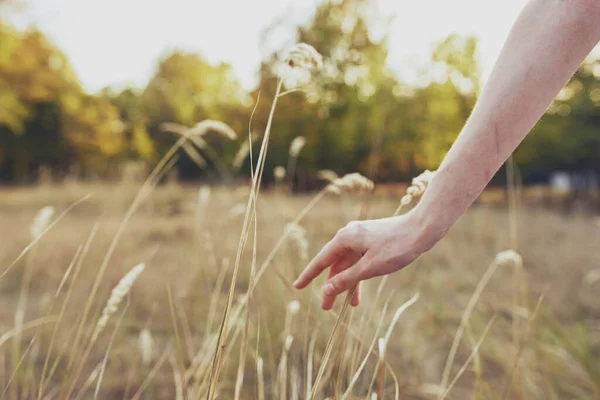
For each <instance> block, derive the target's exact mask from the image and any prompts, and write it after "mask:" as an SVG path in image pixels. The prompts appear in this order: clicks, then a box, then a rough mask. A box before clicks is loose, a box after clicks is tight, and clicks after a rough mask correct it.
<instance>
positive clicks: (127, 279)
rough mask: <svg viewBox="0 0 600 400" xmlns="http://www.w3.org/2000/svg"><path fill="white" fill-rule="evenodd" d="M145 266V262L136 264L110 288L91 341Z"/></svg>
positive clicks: (104, 325)
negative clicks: (110, 290) (110, 291)
mask: <svg viewBox="0 0 600 400" xmlns="http://www.w3.org/2000/svg"><path fill="white" fill-rule="evenodd" d="M145 268H146V265H145V264H138V265H136V266H135V267H133V268H132V269H131V271H129V272H128V273H127V275H125V276H124V277H123V278H122V279H121V280H120V281H119V283H118V284H117V286H115V288H114V289H113V290H112V293H111V294H110V297H109V299H108V301H107V302H106V305H105V306H104V309H103V310H102V316H101V317H100V319H99V320H98V323H97V324H96V328H95V329H94V334H93V335H92V342H95V341H96V339H97V338H98V336H99V335H100V334H101V333H102V331H103V330H104V328H105V327H106V324H107V323H108V320H109V319H110V317H111V316H112V315H113V314H114V313H115V312H116V311H117V309H118V308H119V305H120V304H121V301H123V298H124V297H125V296H127V294H128V293H129V291H130V290H131V287H132V286H133V284H134V282H135V280H136V279H137V277H138V276H140V274H141V273H142V272H143V271H144V269H145Z"/></svg>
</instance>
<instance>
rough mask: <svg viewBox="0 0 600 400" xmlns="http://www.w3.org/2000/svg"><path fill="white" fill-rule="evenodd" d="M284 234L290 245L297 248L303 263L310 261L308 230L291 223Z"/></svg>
mask: <svg viewBox="0 0 600 400" xmlns="http://www.w3.org/2000/svg"><path fill="white" fill-rule="evenodd" d="M284 232H285V235H286V237H287V238H288V239H289V241H290V243H292V244H293V245H294V247H295V248H296V250H297V252H298V257H299V258H300V259H301V260H302V261H306V260H308V239H307V236H306V230H305V229H304V228H302V227H301V226H300V225H298V224H295V223H290V224H287V225H286V226H285V230H284Z"/></svg>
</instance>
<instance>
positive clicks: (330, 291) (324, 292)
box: [323, 282, 335, 295]
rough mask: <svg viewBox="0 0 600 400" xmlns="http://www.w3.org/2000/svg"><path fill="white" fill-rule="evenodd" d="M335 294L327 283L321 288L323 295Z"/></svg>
mask: <svg viewBox="0 0 600 400" xmlns="http://www.w3.org/2000/svg"><path fill="white" fill-rule="evenodd" d="M334 293H335V289H334V287H333V284H332V283H331V282H327V283H326V284H325V286H323V294H326V295H332V294H334Z"/></svg>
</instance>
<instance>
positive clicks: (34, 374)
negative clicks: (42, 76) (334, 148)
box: [0, 184, 600, 399]
mask: <svg viewBox="0 0 600 400" xmlns="http://www.w3.org/2000/svg"><path fill="white" fill-rule="evenodd" d="M138 188H139V184H115V185H107V184H97V185H84V184H67V185H62V186H40V187H37V188H23V189H21V188H12V189H9V188H6V189H2V190H1V191H0V227H1V230H0V267H1V268H0V273H1V274H2V275H1V278H0V305H1V306H0V398H6V399H65V398H73V399H92V398H100V399H121V398H123V399H131V398H133V399H197V398H206V397H207V391H208V385H209V382H210V381H211V379H213V378H211V376H210V370H211V368H212V362H213V356H214V353H215V346H216V340H217V339H216V338H217V334H218V331H219V325H220V323H221V319H222V318H223V310H224V308H225V303H226V299H227V293H228V291H229V286H230V282H231V275H232V267H233V265H234V262H235V257H236V249H237V246H238V241H239V238H240V232H241V230H242V224H243V221H244V214H245V208H246V203H247V200H248V195H249V191H248V189H247V188H244V187H241V188H238V189H233V188H226V187H216V188H213V189H212V191H211V194H210V196H208V192H207V190H206V189H203V190H200V193H202V194H200V196H199V188H198V187H194V186H180V185H178V184H167V185H163V186H160V187H158V188H156V190H154V191H153V192H152V194H151V195H150V196H149V197H148V199H146V200H145V201H144V202H143V203H142V204H141V206H140V208H139V209H138V210H137V211H136V212H135V213H134V214H133V217H132V218H131V220H130V221H129V222H128V223H127V224H126V225H125V228H124V230H123V232H122V234H121V235H120V237H119V238H118V240H116V241H115V245H116V247H115V248H114V252H112V253H111V252H110V246H111V241H113V239H114V238H115V235H116V234H117V231H118V229H119V225H120V224H121V221H122V220H123V218H124V215H125V214H126V211H127V209H128V207H129V205H130V204H131V203H132V201H133V199H134V196H135V194H136V192H137V189H138ZM89 193H92V196H91V197H89V198H85V199H84V200H83V201H80V202H79V203H77V204H76V205H74V206H73V207H71V208H69V207H70V206H71V205H72V204H74V203H75V202H77V201H78V200H81V199H82V198H84V197H85V196H86V195H88V194H89ZM375 193H376V194H375V195H372V196H370V197H361V196H350V195H342V196H335V195H327V196H325V197H323V198H322V199H321V200H320V201H319V202H318V203H316V204H315V206H314V207H313V208H312V209H311V210H310V212H308V213H307V214H306V216H305V217H304V218H302V219H301V220H300V222H299V226H301V227H302V228H303V229H304V232H303V231H302V230H301V229H296V230H295V233H294V234H289V235H288V236H287V237H284V232H286V224H288V223H289V222H291V221H292V220H293V219H294V218H295V217H296V216H297V214H298V213H299V212H300V210H302V208H303V207H304V206H305V205H306V204H308V203H309V202H310V201H311V198H312V197H311V196H309V195H301V196H293V197H292V196H290V195H289V194H287V192H286V191H284V190H269V191H267V192H264V193H261V196H260V198H259V200H258V205H257V215H258V217H257V230H256V231H257V236H256V244H255V246H256V249H255V251H253V246H254V242H253V236H252V235H251V237H250V239H249V240H248V244H247V246H246V250H245V251H244V253H243V257H242V259H241V263H240V270H239V277H238V279H237V284H236V286H235V291H234V297H233V304H232V308H231V312H230V314H229V333H228V335H227V340H226V342H225V343H226V345H225V347H224V349H223V354H224V358H223V363H222V371H221V374H220V376H219V379H218V386H217V391H216V398H219V399H232V398H234V392H235V384H236V376H237V374H238V373H239V369H238V366H239V364H240V344H241V343H243V342H246V343H247V346H246V354H247V356H246V357H245V361H243V364H244V365H245V369H244V378H243V385H242V386H241V388H240V389H241V390H240V398H242V399H304V398H309V393H310V392H311V391H312V390H313V385H314V383H315V380H316V376H317V374H318V372H319V370H320V368H321V366H322V365H323V362H324V360H325V349H326V344H327V340H328V338H329V336H330V334H331V332H332V330H333V328H334V325H335V323H336V320H337V316H338V314H339V313H340V310H341V308H342V305H343V304H342V303H343V299H338V301H337V304H336V306H335V308H334V310H333V311H330V312H325V311H322V310H321V309H320V308H319V304H320V301H319V298H320V285H313V286H311V287H310V289H309V290H308V291H306V290H305V291H302V292H298V291H296V290H295V289H293V288H292V286H291V282H293V280H294V279H295V277H296V276H297V275H298V273H299V272H300V271H301V270H302V268H303V267H304V266H305V264H306V262H307V261H308V260H307V257H309V258H310V257H312V256H313V255H314V254H315V253H316V252H317V251H318V250H319V249H320V246H322V245H323V244H324V243H325V242H326V241H327V240H328V239H330V238H331V237H332V235H333V234H335V232H336V230H337V229H339V228H340V227H342V226H344V225H345V224H346V223H347V222H349V221H350V220H352V219H356V218H358V217H359V216H360V215H366V216H368V217H370V218H374V217H384V216H389V215H391V214H392V213H393V212H394V210H395V208H396V206H397V204H398V201H399V197H398V196H396V195H393V194H390V193H387V194H386V193H383V194H382V193H380V194H377V192H375ZM199 197H200V199H199ZM47 205H51V206H53V207H54V208H55V213H54V216H53V218H52V221H53V222H55V224H54V225H51V226H50V229H48V230H47V231H46V232H45V233H44V234H43V235H42V236H41V237H40V238H39V240H37V241H34V242H33V245H30V243H32V234H31V232H30V226H31V223H32V220H33V219H34V216H35V215H36V213H37V212H38V210H39V209H40V208H42V207H44V206H47ZM65 211H67V212H66V214H64V215H62V214H63V212H65ZM361 213H362V214H361ZM516 233H517V236H516V243H517V246H516V247H517V248H516V249H515V250H517V251H518V252H519V254H521V255H522V258H523V264H522V266H521V265H519V263H512V264H511V263H506V262H495V261H494V259H495V256H496V254H497V253H499V252H500V251H503V250H506V249H509V248H511V247H512V246H511V243H510V242H511V240H510V229H509V214H508V212H507V209H506V208H505V207H504V206H494V207H491V206H484V205H476V206H474V207H473V208H472V209H471V210H470V211H469V212H468V214H467V215H465V216H464V217H463V218H462V219H461V220H460V221H459V222H458V224H457V225H456V226H455V227H454V228H453V229H452V230H451V232H450V233H449V234H448V236H447V237H446V238H445V239H443V241H442V242H440V243H439V244H438V245H437V246H436V247H435V248H434V249H433V250H431V251H430V252H429V253H427V254H425V255H424V256H422V257H421V258H419V259H418V260H417V261H416V262H415V263H413V264H412V265H411V266H409V267H408V268H406V269H404V270H403V271H401V272H399V273H397V274H395V275H393V276H390V277H389V278H388V279H381V278H378V279H374V280H372V281H369V282H368V283H367V284H366V285H364V287H363V289H364V290H363V293H362V299H363V301H362V303H361V305H360V306H359V307H357V308H351V309H350V310H349V312H348V313H347V314H345V316H344V318H343V319H342V322H341V324H340V326H339V327H338V332H339V334H338V335H337V336H336V337H335V341H334V343H333V347H332V352H331V356H330V358H329V360H328V361H327V362H326V365H325V368H323V371H322V372H323V379H322V380H321V383H320V385H319V387H318V390H316V391H315V397H314V398H318V399H324V398H327V397H329V398H332V399H333V398H335V399H341V398H348V399H367V398H368V399H372V398H378V399H380V398H386V399H393V398H401V399H441V398H447V399H504V398H505V399H594V398H600V296H599V295H598V293H599V292H600V227H599V226H597V224H596V222H595V220H594V218H593V216H591V215H588V214H569V215H567V214H562V213H557V212H553V211H550V210H542V209H536V208H533V207H522V208H521V209H520V211H519V213H518V219H517V230H516ZM277 243H279V245H277ZM28 246H29V247H28ZM24 249H26V250H27V251H26V252H25V253H23V254H22V252H23V250H24ZM253 254H254V255H255V256H256V260H255V261H256V268H257V270H260V269H261V267H264V269H263V271H264V273H262V274H260V273H259V275H258V276H256V281H255V288H254V291H253V296H252V298H251V303H250V308H249V313H248V314H246V310H247V309H246V308H245V307H242V306H243V305H244V304H245V300H246V298H245V297H244V295H245V294H246V291H247V289H248V285H249V282H250V275H251V274H250V268H251V265H252V258H253ZM107 256H108V257H107ZM265 260H267V262H265ZM269 260H270V262H269ZM140 263H144V264H145V269H144V270H143V271H142V272H141V274H140V275H139V277H138V278H137V279H136V280H135V282H133V286H132V287H131V289H130V291H129V292H128V293H127V294H126V296H125V297H124V298H123V299H122V301H121V302H120V304H116V306H117V307H116V308H113V309H112V310H109V311H110V314H111V315H110V317H109V319H108V322H107V324H106V326H105V327H104V329H103V330H101V331H100V332H98V321H99V319H100V316H101V314H102V312H103V309H104V307H105V305H106V303H107V300H108V299H109V297H111V291H112V289H113V288H115V286H116V285H117V284H118V283H119V281H120V280H121V278H123V277H124V276H125V275H126V274H127V273H128V272H129V271H130V270H131V269H132V268H133V267H134V266H136V265H138V264H140ZM103 266H104V268H103ZM99 272H100V273H101V275H100V276H99ZM319 282H322V280H320V281H319ZM416 294H418V296H415V295H416ZM407 302H408V303H407ZM246 321H247V322H248V323H247V325H246V323H245V322H246ZM461 321H462V323H461ZM388 331H389V333H388ZM457 334H458V335H457ZM386 335H387V338H388V340H387V341H386V340H385V338H386ZM244 337H245V338H246V340H243V338H244ZM380 338H381V339H383V340H381V339H380ZM455 338H456V339H457V341H456V344H457V347H456V354H455V356H454V357H452V358H451V359H450V361H449V363H450V367H451V368H449V369H448V373H447V374H446V377H445V379H444V370H445V364H446V362H447V359H448V356H449V354H450V352H451V347H452V344H453V341H454V340H455ZM350 386H351V388H350V389H348V388H349V387H350ZM448 389H450V390H448Z"/></svg>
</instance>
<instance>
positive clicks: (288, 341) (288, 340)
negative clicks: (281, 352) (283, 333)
mask: <svg viewBox="0 0 600 400" xmlns="http://www.w3.org/2000/svg"><path fill="white" fill-rule="evenodd" d="M293 341H294V337H293V336H292V335H287V337H286V338H285V351H290V348H291V347H292V342H293Z"/></svg>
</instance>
